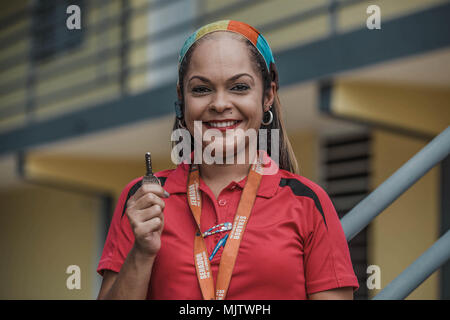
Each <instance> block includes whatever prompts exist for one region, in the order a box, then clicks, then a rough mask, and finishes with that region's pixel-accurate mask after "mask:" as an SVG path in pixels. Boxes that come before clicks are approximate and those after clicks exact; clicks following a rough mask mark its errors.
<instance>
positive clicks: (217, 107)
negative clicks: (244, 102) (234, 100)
mask: <svg viewBox="0 0 450 320" xmlns="http://www.w3.org/2000/svg"><path fill="white" fill-rule="evenodd" d="M230 108H232V104H231V102H230V100H229V99H228V98H227V95H226V93H224V92H217V93H216V94H215V95H214V97H213V100H212V101H211V104H210V110H212V111H216V112H218V113H222V112H224V111H225V110H227V109H230Z"/></svg>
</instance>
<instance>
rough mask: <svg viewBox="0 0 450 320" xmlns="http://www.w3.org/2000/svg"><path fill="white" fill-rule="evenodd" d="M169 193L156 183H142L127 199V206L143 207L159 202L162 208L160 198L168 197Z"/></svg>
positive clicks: (162, 203) (162, 202) (162, 204)
mask: <svg viewBox="0 0 450 320" xmlns="http://www.w3.org/2000/svg"><path fill="white" fill-rule="evenodd" d="M168 195H169V193H168V192H167V191H165V190H164V189H163V188H162V187H161V186H160V185H157V184H143V185H142V186H141V187H140V188H139V189H138V190H137V191H136V193H135V194H134V195H133V196H131V197H130V199H128V201H127V207H136V208H137V209H144V208H147V207H149V206H151V205H153V204H159V205H160V206H161V207H162V208H164V205H165V203H164V201H162V200H161V198H168Z"/></svg>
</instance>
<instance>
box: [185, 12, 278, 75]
mask: <svg viewBox="0 0 450 320" xmlns="http://www.w3.org/2000/svg"><path fill="white" fill-rule="evenodd" d="M214 31H231V32H236V33H239V34H241V35H243V36H244V37H246V38H247V39H248V40H249V41H250V42H251V43H252V44H253V45H254V46H255V48H256V49H258V51H259V53H260V54H261V55H262V56H263V58H264V60H265V62H266V66H267V70H268V71H269V72H270V70H271V69H270V65H271V63H273V64H274V65H273V67H274V66H275V60H274V59H273V55H272V50H270V47H269V44H268V43H267V41H266V39H264V37H263V35H262V34H260V33H259V31H258V30H256V29H255V28H253V27H252V26H250V25H248V24H246V23H244V22H239V21H234V20H221V21H217V22H213V23H210V24H207V25H205V26H203V27H201V28H200V29H198V30H197V31H195V32H194V33H193V34H192V35H191V36H190V37H189V38H187V39H186V41H185V42H184V45H183V47H182V48H181V51H180V56H179V59H178V70H179V69H180V66H181V62H182V61H183V59H184V56H185V55H186V52H188V50H189V48H190V47H191V46H192V45H193V44H194V42H195V41H197V40H198V39H200V38H202V37H203V36H205V35H206V34H208V33H211V32H214Z"/></svg>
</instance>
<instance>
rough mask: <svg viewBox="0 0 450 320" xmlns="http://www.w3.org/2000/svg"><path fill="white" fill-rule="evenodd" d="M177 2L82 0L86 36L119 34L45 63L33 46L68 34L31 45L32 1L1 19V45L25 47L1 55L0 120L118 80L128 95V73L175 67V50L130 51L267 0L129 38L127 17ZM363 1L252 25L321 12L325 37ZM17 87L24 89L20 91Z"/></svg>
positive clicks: (49, 45)
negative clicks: (87, 74) (142, 55)
mask: <svg viewBox="0 0 450 320" xmlns="http://www.w3.org/2000/svg"><path fill="white" fill-rule="evenodd" d="M182 1H183V0H155V1H152V2H145V3H142V4H139V5H138V6H131V2H130V0H116V1H103V0H97V1H94V0H92V1H91V0H90V1H84V2H83V3H84V4H85V5H86V8H85V10H84V11H82V32H83V34H84V37H85V38H86V39H87V38H89V37H91V36H95V37H99V36H100V37H103V36H105V35H107V32H108V31H110V30H111V29H114V28H118V30H120V31H119V33H120V35H119V36H118V37H117V39H114V41H113V42H112V43H109V42H107V41H105V43H101V44H98V45H96V46H95V48H94V50H87V48H86V47H83V46H84V42H83V43H82V44H81V47H80V48H79V49H76V50H66V51H61V52H57V53H56V54H55V56H54V57H52V59H51V60H52V61H49V62H44V63H42V62H40V61H35V62H33V59H32V58H31V57H33V55H34V54H33V50H41V51H45V50H53V49H55V48H58V47H60V46H63V45H64V44H66V43H67V42H69V41H71V39H70V38H53V39H52V38H51V37H50V36H49V38H48V39H47V38H46V39H45V40H46V41H45V43H42V45H40V46H39V48H33V46H32V34H33V32H36V31H35V30H34V31H33V23H32V18H33V7H32V6H31V5H30V6H29V7H26V8H22V9H20V10H19V11H17V12H15V13H12V14H10V15H9V16H7V17H5V18H3V19H0V26H1V27H2V30H7V29H8V28H11V27H14V29H11V30H10V31H9V32H6V33H1V34H0V43H2V47H3V48H6V49H8V48H11V47H13V46H16V45H19V44H22V45H24V44H25V43H28V48H27V49H26V50H22V51H17V50H10V51H9V52H8V54H4V55H3V56H2V57H1V58H0V77H1V78H2V79H3V81H0V120H5V119H8V118H14V117H17V116H18V115H26V117H27V118H30V121H34V120H33V117H32V114H34V113H36V112H37V111H39V110H43V109H45V108H47V107H48V106H50V105H55V104H58V103H61V102H65V101H70V99H71V98H74V97H79V96H83V95H87V94H90V93H92V92H94V91H95V90H100V89H102V88H106V87H107V86H109V85H112V84H117V86H119V87H120V92H118V93H119V94H120V95H124V94H128V93H129V90H128V89H129V84H130V83H131V80H132V78H133V77H136V76H139V75H142V74H146V73H147V74H148V73H151V70H154V69H157V68H165V67H170V66H173V68H174V70H175V69H176V63H177V55H178V52H172V51H170V52H167V54H165V55H163V56H161V57H159V58H151V57H146V58H147V59H145V60H144V61H141V60H140V61H136V62H132V61H131V59H129V58H130V56H131V55H132V53H133V52H136V51H137V50H140V49H143V48H145V47H146V46H149V45H152V46H153V45H155V44H158V43H159V41H161V40H167V39H174V38H175V37H176V36H178V35H180V34H181V33H183V32H184V33H185V32H186V31H188V30H192V31H193V30H195V29H196V28H198V27H200V26H201V25H204V24H205V23H208V22H211V21H214V20H217V19H223V18H226V17H230V16H232V15H233V14H235V13H238V12H241V11H243V10H245V9H249V8H255V7H256V6H260V5H264V3H265V2H269V0H246V1H238V2H232V3H230V4H225V5H223V6H222V7H220V8H217V9H213V10H211V11H208V12H205V13H203V14H196V15H194V16H193V17H192V18H187V19H184V20H180V21H179V22H176V23H174V24H173V25H170V26H167V27H165V28H164V29H161V30H159V31H156V32H155V31H151V30H150V29H149V28H147V30H146V31H145V32H144V33H143V34H140V35H139V36H138V37H133V36H132V35H131V34H130V32H129V30H130V29H129V28H130V25H129V24H130V22H131V21H133V20H135V19H139V18H142V17H145V15H148V14H149V13H150V12H156V13H157V12H159V11H160V10H165V9H167V7H169V6H171V5H176V4H177V3H181V2H182ZM364 1H367V0H344V1H335V0H330V1H328V2H325V3H320V4H318V5H316V6H309V7H308V9H306V8H305V9H301V10H299V11H295V10H294V11H293V12H292V13H290V14H289V15H287V16H284V17H281V18H279V19H275V20H273V21H268V22H265V23H264V24H262V25H256V26H255V27H256V28H258V29H259V30H260V31H261V32H264V33H265V34H267V33H270V32H273V31H277V30H279V29H281V28H285V27H289V26H290V25H293V24H295V23H298V22H301V21H306V20H308V19H313V18H315V17H318V16H320V15H324V14H325V15H328V16H329V17H330V19H329V20H330V24H329V29H330V31H329V36H332V35H334V34H336V30H332V29H333V28H336V25H335V19H333V18H332V17H333V16H335V15H336V13H337V11H338V10H340V9H342V8H345V7H348V6H351V5H354V4H357V3H360V2H364ZM111 3H114V4H116V5H117V6H119V7H120V10H117V12H112V13H111V14H107V12H105V13H103V12H102V14H101V15H99V16H100V17H99V19H97V20H95V21H91V20H92V19H87V16H84V14H86V15H89V14H90V12H91V11H93V10H97V11H102V10H103V9H104V7H105V6H106V5H107V4H111ZM82 10H83V9H82ZM67 16H68V15H66V14H65V13H63V14H61V15H60V16H59V15H58V18H57V19H53V20H49V21H39V30H40V32H47V31H48V30H51V29H52V28H55V26H57V27H58V28H65V21H66V19H67ZM87 21H90V22H87ZM50 34H51V33H50ZM21 42H23V43H21ZM180 46H181V43H180ZM90 49H92V48H90ZM74 53H76V54H74ZM113 60H117V61H118V62H117V66H116V67H115V68H112V69H111V70H104V71H103V72H99V74H98V75H96V76H92V78H89V79H78V78H74V79H71V81H70V86H69V85H66V86H65V87H63V86H61V85H60V84H61V83H64V82H65V81H60V80H65V79H66V77H67V76H68V75H70V74H71V73H73V72H80V71H83V70H87V69H89V68H92V69H94V67H95V68H99V67H102V66H106V65H107V64H108V63H110V62H111V61H113ZM61 61H64V63H59V62H61ZM17 68H24V70H25V71H23V72H20V73H18V72H13V70H16V69H17ZM4 75H8V78H7V81H4V80H6V77H5V76H4ZM55 82H56V83H58V86H49V85H47V83H55ZM43 85H45V91H41V90H37V87H38V86H39V88H42V87H43ZM149 88H150V85H149ZM21 91H23V92H24V93H23V94H21V93H20V92H21ZM12 96H14V97H12ZM88 103H89V102H88ZM55 110H56V109H55ZM63 112H65V111H63ZM0 129H1V127H0Z"/></svg>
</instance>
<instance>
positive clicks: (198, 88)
mask: <svg viewBox="0 0 450 320" xmlns="http://www.w3.org/2000/svg"><path fill="white" fill-rule="evenodd" d="M208 91H209V89H208V88H206V87H194V88H193V89H192V92H194V93H205V92H208Z"/></svg>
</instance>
